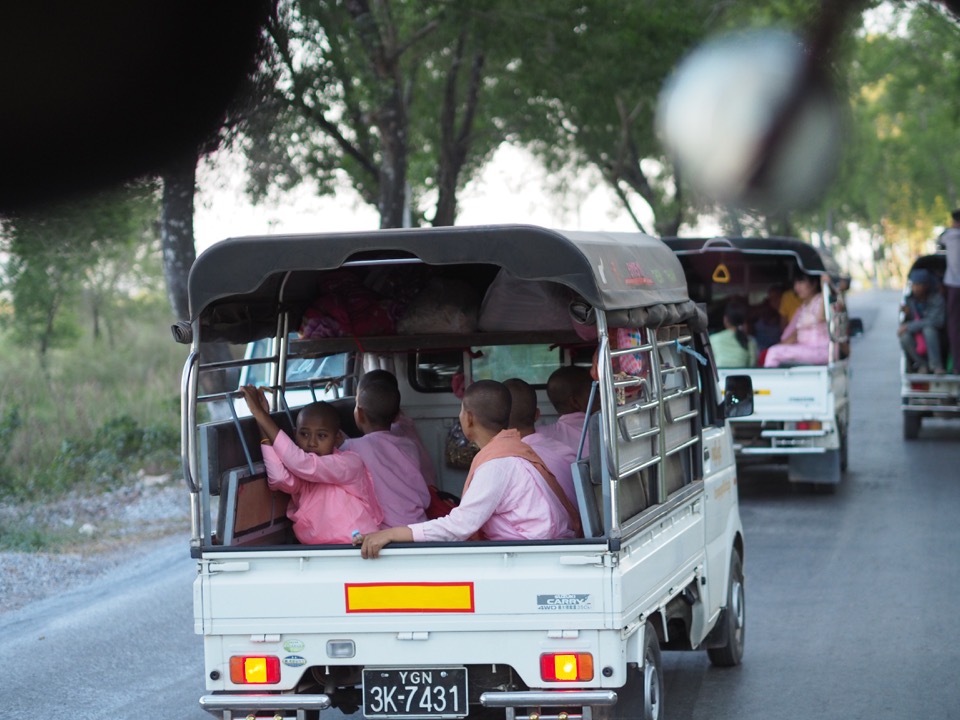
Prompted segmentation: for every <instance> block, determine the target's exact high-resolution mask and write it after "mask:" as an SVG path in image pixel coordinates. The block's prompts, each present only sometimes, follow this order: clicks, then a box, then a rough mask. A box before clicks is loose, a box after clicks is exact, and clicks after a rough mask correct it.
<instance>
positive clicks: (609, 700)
mask: <svg viewBox="0 0 960 720" xmlns="http://www.w3.org/2000/svg"><path fill="white" fill-rule="evenodd" d="M616 702H617V693H616V692H615V691H614V690H559V691H558V690H521V691H514V692H485V693H483V694H482V695H481V696H480V703H481V704H482V705H483V706H484V707H488V708H504V709H505V710H506V720H530V718H531V715H530V714H527V715H518V714H517V712H516V711H517V709H518V708H537V711H536V717H537V718H539V720H558V718H559V717H560V715H559V713H557V714H552V715H551V714H547V713H543V712H540V709H541V708H550V707H555V708H560V707H562V708H572V707H582V708H583V714H582V715H577V714H575V713H570V712H565V713H564V717H565V718H569V719H570V720H577V718H582V720H591V719H592V713H591V712H590V707H591V706H593V705H615V704H616Z"/></svg>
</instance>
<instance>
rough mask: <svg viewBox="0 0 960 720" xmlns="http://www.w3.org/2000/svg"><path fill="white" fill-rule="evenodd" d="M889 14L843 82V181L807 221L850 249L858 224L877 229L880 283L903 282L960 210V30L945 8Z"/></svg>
mask: <svg viewBox="0 0 960 720" xmlns="http://www.w3.org/2000/svg"><path fill="white" fill-rule="evenodd" d="M887 9H888V10H889V11H891V12H892V15H891V17H890V23H889V24H888V25H887V26H885V27H865V28H864V30H863V31H862V32H860V33H858V34H857V35H856V36H855V37H854V38H852V41H851V47H850V54H849V57H848V59H849V62H848V63H847V64H846V65H845V66H844V70H845V72H844V74H843V76H842V77H843V80H844V89H845V90H846V91H847V93H848V97H849V102H850V116H851V127H850V133H849V136H848V138H847V141H846V143H845V147H844V156H843V163H842V165H841V171H840V175H839V177H838V179H837V181H836V182H835V183H834V184H833V185H832V186H831V188H830V190H829V192H828V194H827V196H826V198H825V200H824V203H823V204H822V206H821V207H820V208H817V209H815V210H814V211H812V212H810V213H807V214H805V215H802V216H800V218H799V220H800V222H801V223H803V224H804V225H805V226H806V227H817V226H818V225H819V226H820V227H832V229H834V232H835V234H836V235H837V236H838V238H839V241H841V242H843V241H844V240H845V235H846V233H845V228H846V227H847V226H848V225H849V224H856V226H859V227H860V228H863V229H865V230H867V231H868V232H869V233H870V234H871V235H872V238H873V243H874V247H875V250H876V258H875V260H876V261H877V262H879V263H880V264H881V266H882V267H881V268H880V270H879V272H880V275H881V276H884V275H885V276H886V277H894V278H898V279H899V278H900V277H901V276H902V274H903V273H904V272H905V268H906V266H908V265H909V263H910V262H911V261H912V260H913V258H914V257H916V255H918V254H921V253H923V252H928V251H929V250H930V249H932V248H931V247H930V240H931V238H932V237H933V236H934V233H935V227H936V226H938V225H939V226H942V225H944V224H946V223H947V222H949V211H950V209H951V208H953V207H955V206H956V205H957V203H958V202H960V198H958V192H960V190H958V170H957V168H958V167H960V122H958V119H960V118H958V113H960V105H958V103H957V101H956V89H957V87H960V65H958V63H957V60H958V57H957V56H958V50H957V48H958V47H960V26H958V24H957V18H956V16H955V15H952V14H951V13H949V12H947V11H946V10H944V9H943V8H942V7H941V6H940V5H938V4H935V3H909V4H903V3H901V4H888V5H887ZM827 218H830V220H829V221H827ZM880 279H881V281H882V280H883V277H881V278H880Z"/></svg>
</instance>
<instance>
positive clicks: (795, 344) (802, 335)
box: [763, 275, 830, 367]
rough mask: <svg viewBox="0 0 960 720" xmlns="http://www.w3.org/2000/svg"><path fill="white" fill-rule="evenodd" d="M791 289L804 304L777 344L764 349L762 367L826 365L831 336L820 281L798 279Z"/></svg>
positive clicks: (810, 278) (809, 278) (804, 277)
mask: <svg viewBox="0 0 960 720" xmlns="http://www.w3.org/2000/svg"><path fill="white" fill-rule="evenodd" d="M793 289H794V291H795V292H796V293H797V296H798V297H799V298H800V300H801V302H802V303H803V304H802V305H801V306H800V308H799V309H798V310H797V311H796V312H795V313H794V315H793V319H792V320H791V321H790V323H789V324H788V325H787V327H786V328H785V329H784V331H783V334H782V335H781V336H780V342H778V343H777V344H776V345H772V346H770V348H768V349H767V353H766V356H765V357H764V359H763V366H764V367H780V366H781V365H788V364H789V365H826V364H827V363H828V362H829V359H830V358H829V352H830V333H829V331H828V330H827V321H826V316H825V315H824V309H823V296H822V295H821V294H820V283H819V281H818V280H817V279H816V278H814V277H812V276H810V275H800V276H798V277H797V278H796V279H795V280H794V281H793Z"/></svg>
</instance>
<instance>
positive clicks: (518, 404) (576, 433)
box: [241, 366, 591, 558]
mask: <svg viewBox="0 0 960 720" xmlns="http://www.w3.org/2000/svg"><path fill="white" fill-rule="evenodd" d="M590 385H591V377H590V371H589V370H588V369H586V368H582V367H579V366H564V367H561V368H559V369H558V370H556V371H555V372H554V373H553V374H552V375H551V377H550V379H549V381H548V384H547V395H548V397H549V398H550V400H551V402H552V403H553V405H554V407H555V408H556V410H557V412H558V413H559V419H558V421H557V422H556V423H555V424H540V425H538V424H537V421H538V420H539V415H540V413H539V409H538V408H537V395H536V390H535V389H534V388H533V387H532V386H530V385H529V384H528V383H526V382H525V381H523V380H521V379H519V378H512V379H510V380H507V381H505V382H503V383H501V382H497V381H494V380H479V381H477V382H474V383H473V384H472V385H470V386H469V387H467V388H466V389H465V390H464V392H463V397H462V403H461V409H460V416H459V421H460V425H461V427H462V429H463V433H464V435H465V436H466V437H467V439H469V440H470V441H472V442H473V443H474V444H476V445H477V446H478V447H479V448H480V450H479V452H478V453H477V454H476V456H475V457H474V459H473V462H472V464H471V466H470V470H469V473H468V475H467V478H466V482H465V484H464V487H463V493H462V497H461V500H460V503H459V505H457V506H456V507H453V508H452V510H450V511H449V513H448V514H446V515H441V516H439V517H435V518H433V519H428V517H427V509H428V507H429V506H430V504H431V490H430V486H431V485H433V484H434V482H435V473H434V469H433V465H432V462H431V461H430V457H429V455H428V453H427V452H426V450H425V448H424V447H423V445H422V443H421V442H420V440H419V438H418V436H417V433H416V429H415V427H414V426H413V422H412V420H410V419H409V418H407V417H406V416H404V415H403V414H402V413H401V412H400V391H399V388H398V385H397V380H396V377H394V376H393V375H392V374H391V373H389V372H387V371H385V370H373V371H369V372H367V373H366V374H365V375H364V376H363V377H362V378H361V379H360V382H359V383H358V387H357V391H356V406H355V408H354V419H355V420H356V424H357V427H358V428H359V429H360V431H361V432H362V433H363V435H362V436H360V437H357V438H347V437H346V436H345V435H344V434H343V433H342V432H341V430H340V415H339V413H338V411H337V409H336V408H335V407H334V406H332V405H330V404H329V403H325V402H315V403H311V404H310V405H307V406H305V407H303V408H302V409H301V410H300V412H299V414H298V415H297V420H296V428H295V430H294V437H293V438H290V437H289V436H288V435H287V434H286V433H285V432H284V431H283V430H281V429H280V427H279V426H278V425H277V423H276V422H275V421H274V420H273V418H272V417H271V415H270V406H269V403H268V401H267V397H266V395H265V392H264V389H263V388H259V387H255V386H253V385H247V386H244V387H243V388H241V391H242V393H243V397H244V400H245V401H246V404H247V406H248V407H249V409H250V412H251V414H252V415H253V418H254V419H255V421H256V423H257V425H258V427H259V429H260V433H261V441H260V442H261V448H262V451H263V461H264V466H265V468H266V473H267V482H268V484H269V486H270V487H271V489H273V490H278V491H282V492H284V493H287V494H288V495H290V502H289V504H288V506H287V516H288V517H289V518H290V520H291V521H292V523H293V532H294V534H295V535H296V537H297V540H298V541H299V542H301V543H303V544H307V545H320V544H330V543H353V544H355V545H361V555H362V556H363V557H365V558H375V557H377V556H378V554H379V552H380V550H381V549H382V548H383V547H384V546H385V545H387V544H388V543H391V542H423V541H451V540H467V539H488V540H546V539H562V538H573V537H579V536H581V535H582V531H581V526H580V515H579V512H578V510H577V504H576V495H575V491H574V486H573V477H572V470H571V464H572V463H573V462H575V460H576V453H577V446H578V444H579V442H580V433H581V428H582V427H583V424H584V420H585V417H586V414H587V411H588V408H587V405H588V403H589V397H590Z"/></svg>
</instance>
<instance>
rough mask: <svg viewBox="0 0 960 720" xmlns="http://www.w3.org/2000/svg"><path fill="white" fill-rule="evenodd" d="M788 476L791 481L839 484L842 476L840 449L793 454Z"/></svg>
mask: <svg viewBox="0 0 960 720" xmlns="http://www.w3.org/2000/svg"><path fill="white" fill-rule="evenodd" d="M788 477H789V480H790V482H801V483H813V484H817V485H837V484H838V483H839V482H840V478H841V477H842V473H841V471H840V451H839V450H828V451H827V452H825V453H817V454H810V455H791V456H790V460H789V466H788Z"/></svg>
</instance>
